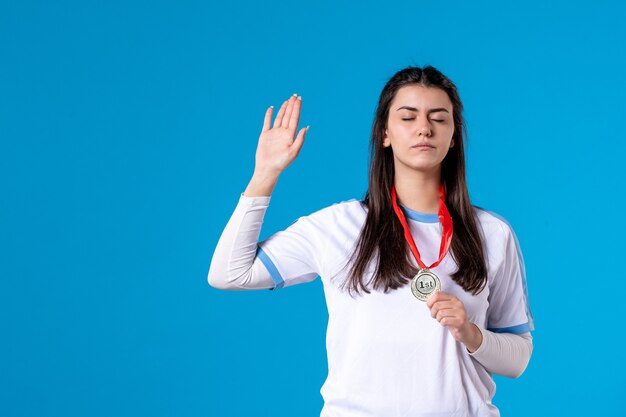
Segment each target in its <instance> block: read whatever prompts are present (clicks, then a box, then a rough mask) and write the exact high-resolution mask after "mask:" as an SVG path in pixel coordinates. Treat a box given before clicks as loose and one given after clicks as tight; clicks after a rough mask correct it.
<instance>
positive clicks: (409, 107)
mask: <svg viewBox="0 0 626 417" xmlns="http://www.w3.org/2000/svg"><path fill="white" fill-rule="evenodd" d="M402 109H406V110H410V111H414V112H417V111H418V110H417V109H416V108H415V107H411V106H402V107H398V108H397V109H396V111H398V110H402ZM438 111H445V112H446V113H449V111H448V110H446V109H445V108H443V107H437V108H434V109H430V110H428V114H430V113H436V112H438Z"/></svg>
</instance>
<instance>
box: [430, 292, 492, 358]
mask: <svg viewBox="0 0 626 417" xmlns="http://www.w3.org/2000/svg"><path fill="white" fill-rule="evenodd" d="M426 305H427V306H428V308H429V309H430V314H431V316H432V317H433V318H434V319H436V320H437V321H438V322H439V323H440V324H441V325H442V326H445V327H446V328H447V329H448V330H449V331H450V333H451V334H452V336H453V337H454V339H455V340H456V341H458V342H461V343H463V344H464V345H465V347H466V348H467V350H468V351H469V352H470V353H473V352H475V351H476V349H478V348H479V347H480V345H481V344H482V341H483V335H482V333H481V332H480V330H479V329H478V327H477V326H476V325H475V324H474V323H472V322H471V321H469V318H468V317H467V312H466V311H465V305H464V304H463V301H461V300H459V299H458V298H457V297H455V296H453V295H450V294H448V293H445V292H443V291H439V292H437V293H433V295H432V296H430V297H429V298H428V300H427V301H426Z"/></svg>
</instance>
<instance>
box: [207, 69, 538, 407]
mask: <svg viewBox="0 0 626 417" xmlns="http://www.w3.org/2000/svg"><path fill="white" fill-rule="evenodd" d="M301 106H302V99H301V97H299V96H296V95H295V94H294V96H292V97H291V98H289V99H288V100H286V101H285V102H284V103H283V104H282V106H281V107H280V109H279V111H278V114H277V115H276V118H275V120H274V124H273V126H272V127H270V125H271V120H272V112H273V109H272V107H270V108H268V109H267V111H266V114H265V121H264V124H263V129H262V133H261V136H260V138H259V143H258V148H257V153H256V166H255V171H254V175H253V177H252V180H251V181H250V183H249V185H248V187H247V188H246V190H245V191H244V193H243V194H242V195H241V196H240V199H239V202H238V204H237V206H236V208H235V211H234V213H233V215H232V216H231V218H230V220H229V222H228V224H227V225H226V228H225V229H224V232H223V233H222V236H221V237H220V240H219V242H218V244H217V247H216V249H215V253H214V255H213V259H212V261H211V266H210V270H209V275H208V280H209V284H210V285H211V286H213V287H216V288H220V289H225V290H253V289H272V290H273V289H277V288H282V287H287V286H291V285H296V284H299V283H303V282H308V281H312V280H313V279H315V278H316V277H317V276H320V277H321V279H322V282H323V286H324V294H325V297H326V304H327V307H328V315H329V318H328V329H327V332H328V333H327V354H328V371H329V373H328V377H327V379H326V381H325V382H324V385H323V386H322V388H321V393H322V396H323V398H324V402H325V403H324V407H323V409H322V412H321V416H322V417H346V416H350V417H365V416H378V417H383V416H384V417H386V416H424V417H426V416H428V417H434V416H438V417H443V416H450V417H452V416H455V417H456V416H459V417H460V416H498V415H499V411H498V409H497V407H496V406H495V405H493V404H492V398H493V396H494V393H495V384H494V382H493V379H492V373H496V374H500V375H506V376H509V377H517V376H519V375H520V374H521V373H522V372H523V371H524V369H525V368H526V366H527V364H528V361H529V359H530V355H531V352H532V337H531V336H530V331H531V330H533V320H532V315H531V313H530V309H529V307H528V300H527V290H526V283H525V272H524V264H523V260H522V256H521V252H520V250H519V247H518V242H517V239H516V237H515V234H514V232H513V230H512V229H511V227H510V226H509V225H508V224H507V223H506V221H505V220H503V219H502V218H501V217H499V216H498V215H496V214H495V213H491V212H488V211H486V210H483V209H480V208H478V207H475V206H472V205H471V204H470V199H469V194H468V191H467V185H466V180H465V161H464V152H463V144H464V140H465V136H466V133H465V123H464V120H463V115H462V110H463V106H462V103H461V100H460V98H459V95H458V92H457V89H456V87H455V85H454V84H453V83H452V82H451V81H450V80H449V79H448V78H447V77H446V76H444V75H443V74H442V73H441V72H439V71H438V70H437V69H436V68H434V67H432V66H427V67H424V68H419V67H407V68H404V69H402V70H400V71H398V72H397V73H396V74H394V75H393V77H391V79H390V80H389V81H388V82H387V84H386V85H385V87H384V88H383V91H382V93H381V95H380V99H379V102H378V108H377V110H376V116H375V120H374V123H373V127H372V134H371V144H370V145H371V147H370V152H371V154H370V174H369V184H368V191H367V193H366V195H365V198H364V200H362V201H361V200H356V199H352V200H348V201H342V202H340V203H335V204H333V205H331V206H328V207H325V208H323V209H321V210H319V211H316V212H315V213H312V214H310V215H308V216H304V217H300V218H298V219H297V220H296V221H295V222H294V223H292V224H291V225H290V226H289V227H288V228H287V229H285V230H283V231H279V232H277V233H275V234H274V235H272V236H271V237H269V238H268V239H266V240H264V241H262V242H258V238H259V234H260V230H261V224H262V222H263V218H264V215H265V211H266V209H267V207H268V205H269V201H270V196H271V193H272V191H273V189H274V187H275V185H276V182H277V180H278V177H279V175H280V173H281V172H282V171H283V170H284V169H285V168H286V167H287V166H288V165H289V164H290V163H291V162H292V161H293V160H294V159H295V158H296V156H297V155H298V153H299V152H300V149H301V148H302V144H303V142H304V138H305V134H306V132H307V131H308V127H307V128H303V129H300V130H299V131H298V132H297V136H296V137H295V140H294V136H295V135H296V129H297V126H298V122H299V118H300V109H301Z"/></svg>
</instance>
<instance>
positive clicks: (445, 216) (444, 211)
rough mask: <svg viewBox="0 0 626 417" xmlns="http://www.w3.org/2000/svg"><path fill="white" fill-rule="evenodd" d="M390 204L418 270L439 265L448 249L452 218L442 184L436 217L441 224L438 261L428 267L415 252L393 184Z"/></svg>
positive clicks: (451, 231) (450, 240) (413, 242)
mask: <svg viewBox="0 0 626 417" xmlns="http://www.w3.org/2000/svg"><path fill="white" fill-rule="evenodd" d="M391 204H392V205H393V210H394V211H395V212H396V215H397V216H398V218H399V219H400V223H402V227H403V228H404V237H405V238H406V240H407V242H408V243H409V246H410V247H411V251H412V252H413V255H415V259H416V260H417V263H418V264H419V266H420V268H422V269H430V268H434V267H436V266H437V265H439V263H440V262H441V261H442V260H443V258H444V257H445V256H446V253H447V252H448V249H449V248H450V243H451V242H452V234H453V227H452V217H451V216H450V212H449V211H448V208H447V207H446V193H445V190H444V188H443V184H441V185H440V186H439V209H438V210H437V216H438V217H439V221H440V222H441V225H442V227H443V230H442V232H441V245H440V246H439V259H437V261H436V262H435V263H433V264H432V265H430V266H426V264H425V263H424V262H422V257H421V256H420V253H419V251H418V250H417V246H416V245H415V240H413V236H412V235H411V230H410V229H409V225H408V224H407V222H406V218H405V217H404V213H403V212H402V209H401V208H400V206H398V202H397V194H396V186H395V184H394V185H392V186H391Z"/></svg>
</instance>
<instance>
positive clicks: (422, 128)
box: [417, 122, 431, 136]
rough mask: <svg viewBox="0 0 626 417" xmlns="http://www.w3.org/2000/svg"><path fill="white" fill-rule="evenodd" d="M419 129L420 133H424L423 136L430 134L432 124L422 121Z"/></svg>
mask: <svg viewBox="0 0 626 417" xmlns="http://www.w3.org/2000/svg"><path fill="white" fill-rule="evenodd" d="M417 131H418V133H419V134H421V135H423V136H430V133H431V132H430V125H429V124H428V122H426V123H422V124H420V125H419V126H418V128H417Z"/></svg>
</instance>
